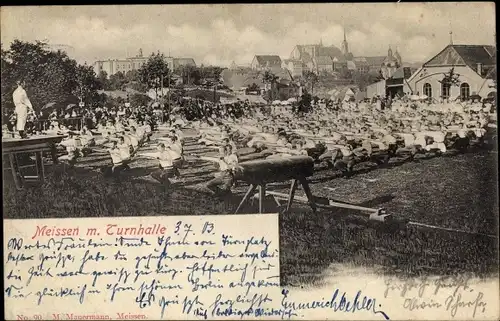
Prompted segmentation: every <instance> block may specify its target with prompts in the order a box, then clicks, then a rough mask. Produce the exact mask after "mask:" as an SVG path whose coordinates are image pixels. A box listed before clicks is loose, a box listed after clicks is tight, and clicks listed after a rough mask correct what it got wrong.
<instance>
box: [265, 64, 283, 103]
mask: <svg viewBox="0 0 500 321" xmlns="http://www.w3.org/2000/svg"><path fill="white" fill-rule="evenodd" d="M278 79H279V77H278V76H276V75H275V74H273V73H272V72H271V71H269V70H266V71H265V72H264V73H263V74H262V82H263V83H264V84H265V85H266V89H267V90H269V91H268V93H269V94H268V96H267V100H268V101H273V100H274V97H275V94H274V91H275V90H276V83H277V82H278ZM267 85H269V87H268V86H267Z"/></svg>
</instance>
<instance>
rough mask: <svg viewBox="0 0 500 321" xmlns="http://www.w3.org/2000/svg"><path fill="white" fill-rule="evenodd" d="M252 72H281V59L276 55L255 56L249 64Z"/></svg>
mask: <svg viewBox="0 0 500 321" xmlns="http://www.w3.org/2000/svg"><path fill="white" fill-rule="evenodd" d="M251 68H252V70H270V71H272V72H277V71H279V70H281V58H280V57H279V56H276V55H256V56H255V57H254V58H253V60H252V64H251Z"/></svg>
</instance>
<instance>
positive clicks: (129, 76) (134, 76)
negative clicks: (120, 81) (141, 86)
mask: <svg viewBox="0 0 500 321" xmlns="http://www.w3.org/2000/svg"><path fill="white" fill-rule="evenodd" d="M125 79H126V80H127V82H128V83H131V82H136V81H141V75H140V73H139V71H138V70H129V71H127V73H126V74H125Z"/></svg>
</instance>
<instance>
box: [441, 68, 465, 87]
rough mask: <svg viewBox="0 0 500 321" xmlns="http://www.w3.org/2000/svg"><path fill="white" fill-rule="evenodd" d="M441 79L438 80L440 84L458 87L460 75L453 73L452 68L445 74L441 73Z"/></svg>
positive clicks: (453, 69)
mask: <svg viewBox="0 0 500 321" xmlns="http://www.w3.org/2000/svg"><path fill="white" fill-rule="evenodd" d="M443 76H444V77H443V79H442V80H438V81H439V82H440V83H442V84H449V85H451V86H457V87H458V86H460V75H459V74H457V73H455V68H454V67H452V68H451V69H450V71H448V72H447V73H443Z"/></svg>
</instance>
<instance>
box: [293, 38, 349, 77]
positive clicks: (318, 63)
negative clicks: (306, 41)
mask: <svg viewBox="0 0 500 321" xmlns="http://www.w3.org/2000/svg"><path fill="white" fill-rule="evenodd" d="M290 59H291V60H299V61H301V62H302V64H303V65H304V66H305V67H306V69H308V70H309V71H311V72H315V73H318V72H320V71H327V72H332V71H334V70H335V69H336V68H341V66H339V65H337V67H335V64H333V65H332V64H331V62H332V61H333V62H334V63H335V62H337V63H338V64H344V63H345V62H346V61H347V57H346V55H344V53H343V52H342V51H341V50H340V49H339V48H337V47H335V46H323V44H321V43H320V44H316V45H296V46H295V47H294V48H293V50H292V52H291V54H290Z"/></svg>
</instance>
